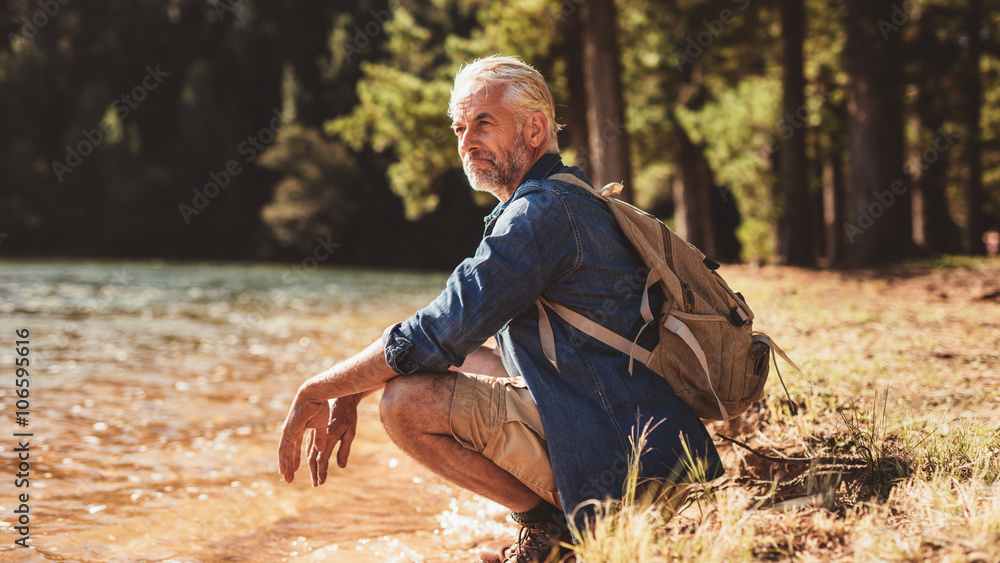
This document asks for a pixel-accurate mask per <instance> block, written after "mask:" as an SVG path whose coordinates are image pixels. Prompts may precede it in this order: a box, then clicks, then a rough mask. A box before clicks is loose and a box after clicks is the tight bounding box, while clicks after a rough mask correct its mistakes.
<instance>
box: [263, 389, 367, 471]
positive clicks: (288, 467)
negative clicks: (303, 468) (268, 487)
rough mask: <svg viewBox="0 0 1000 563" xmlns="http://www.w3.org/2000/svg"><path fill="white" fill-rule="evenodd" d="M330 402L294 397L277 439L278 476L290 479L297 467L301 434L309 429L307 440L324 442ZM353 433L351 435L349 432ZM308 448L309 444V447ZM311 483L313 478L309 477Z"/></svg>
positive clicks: (299, 459)
mask: <svg viewBox="0 0 1000 563" xmlns="http://www.w3.org/2000/svg"><path fill="white" fill-rule="evenodd" d="M329 421H330V405H329V404H328V403H327V402H326V401H310V400H305V401H303V400H301V399H300V398H299V396H296V397H295V401H294V402H293V403H292V406H291V408H290V409H288V416H286V417H285V423H284V424H283V425H282V426H281V443H280V444H278V473H280V474H281V480H282V481H284V482H286V483H291V482H292V480H293V479H295V472H296V471H298V469H299V462H300V461H301V454H302V436H303V435H304V434H305V433H306V430H311V432H309V444H310V445H311V446H313V445H315V444H322V445H323V446H325V445H326V441H327V440H326V433H327V426H328V423H329ZM352 437H353V436H352ZM310 450H312V447H310ZM313 484H314V485H315V480H314V481H313Z"/></svg>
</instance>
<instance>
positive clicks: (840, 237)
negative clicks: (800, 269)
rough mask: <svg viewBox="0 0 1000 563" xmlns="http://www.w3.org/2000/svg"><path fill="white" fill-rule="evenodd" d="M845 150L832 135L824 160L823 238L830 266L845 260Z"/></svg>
mask: <svg viewBox="0 0 1000 563" xmlns="http://www.w3.org/2000/svg"><path fill="white" fill-rule="evenodd" d="M843 154H844V149H843V147H842V146H841V143H840V142H839V141H838V140H837V137H836V134H833V135H831V138H830V146H829V147H828V150H827V154H826V158H825V159H824V160H823V238H824V239H825V242H826V249H825V250H826V251H825V258H826V264H827V265H828V266H836V265H839V264H840V263H842V262H843V260H844V229H843V224H844V211H843V210H844V160H843Z"/></svg>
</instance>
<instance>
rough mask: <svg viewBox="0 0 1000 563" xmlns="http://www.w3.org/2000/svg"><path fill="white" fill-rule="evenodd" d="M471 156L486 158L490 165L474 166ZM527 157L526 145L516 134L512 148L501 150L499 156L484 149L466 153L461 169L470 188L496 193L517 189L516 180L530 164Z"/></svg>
mask: <svg viewBox="0 0 1000 563" xmlns="http://www.w3.org/2000/svg"><path fill="white" fill-rule="evenodd" d="M473 158H485V159H488V160H489V161H490V163H491V165H490V166H489V167H487V168H476V167H474V166H473V165H472V159H473ZM529 158H530V156H529V151H528V145H527V144H526V143H525V142H524V139H522V138H521V136H520V135H518V136H517V140H516V141H515V143H514V148H513V150H511V151H510V152H505V151H502V150H501V151H500V154H499V156H498V155H496V154H494V153H492V152H490V151H488V150H485V149H482V150H477V151H472V152H470V153H467V154H466V155H465V158H464V159H463V161H462V169H463V170H465V176H466V177H467V178H468V179H469V184H470V185H471V186H472V189H474V190H478V191H481V192H489V193H491V194H493V195H498V194H502V193H505V192H507V191H508V190H509V191H510V192H513V191H514V190H515V189H517V182H519V181H520V180H521V177H523V176H524V173H525V172H527V168H528V166H529V165H530V164H531V163H530V162H528V159H529ZM498 197H499V196H498Z"/></svg>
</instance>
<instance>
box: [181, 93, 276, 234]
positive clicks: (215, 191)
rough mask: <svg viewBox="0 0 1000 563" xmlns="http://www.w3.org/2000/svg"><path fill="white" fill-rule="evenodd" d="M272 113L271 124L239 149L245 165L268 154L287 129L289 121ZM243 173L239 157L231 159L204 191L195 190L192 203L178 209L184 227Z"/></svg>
mask: <svg viewBox="0 0 1000 563" xmlns="http://www.w3.org/2000/svg"><path fill="white" fill-rule="evenodd" d="M271 114H272V115H273V116H274V117H272V118H271V121H269V122H268V124H267V127H263V128H261V129H260V130H259V131H257V133H256V134H254V135H247V138H246V139H245V140H243V142H241V143H240V144H239V146H237V147H236V152H237V154H239V155H240V156H243V162H244V163H245V164H250V163H251V162H253V161H254V160H255V159H256V158H257V156H258V155H260V153H262V152H264V150H265V149H266V148H267V147H268V145H270V144H271V143H273V142H274V139H275V138H276V137H277V135H278V131H279V130H280V129H281V128H282V127H284V126H285V118H284V116H283V115H282V114H281V111H280V110H279V109H278V108H273V109H272V110H271ZM241 172H243V167H242V166H241V165H240V162H239V160H237V159H235V158H233V159H230V160H229V162H227V163H226V165H225V166H223V167H222V168H221V169H220V170H217V171H212V172H209V173H208V182H207V183H206V184H205V185H204V186H202V187H201V189H198V188H193V189H192V190H191V192H192V194H193V195H192V197H191V203H190V204H188V203H183V202H182V203H179V204H178V205H177V210H178V211H180V214H181V219H182V220H183V221H184V224H185V225H190V224H191V217H192V216H197V215H198V214H200V213H201V212H202V211H204V210H205V208H207V207H208V204H210V203H212V200H213V199H215V198H217V197H219V194H221V193H222V190H224V189H226V187H228V186H229V184H230V182H232V181H233V178H235V177H236V176H239V175H240V173H241Z"/></svg>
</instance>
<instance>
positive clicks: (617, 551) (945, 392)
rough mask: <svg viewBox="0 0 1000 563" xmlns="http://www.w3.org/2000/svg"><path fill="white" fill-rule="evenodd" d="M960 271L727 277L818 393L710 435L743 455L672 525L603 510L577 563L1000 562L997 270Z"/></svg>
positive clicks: (695, 487)
mask: <svg viewBox="0 0 1000 563" xmlns="http://www.w3.org/2000/svg"><path fill="white" fill-rule="evenodd" d="M942 260H943V259H942ZM957 264H958V265H956V266H948V268H949V269H948V270H947V271H946V272H944V273H942V270H941V268H942V267H944V266H941V265H940V264H935V265H923V266H920V267H918V268H917V269H913V270H910V271H908V272H907V275H906V276H904V277H898V276H896V275H895V274H889V273H886V272H881V273H880V272H865V273H862V274H838V273H831V272H809V271H803V270H796V269H783V268H764V269H762V270H756V271H754V270H750V269H749V268H743V269H732V268H731V269H728V270H727V271H724V275H725V277H726V278H727V280H729V281H730V284H731V285H732V286H733V287H736V288H738V289H740V290H741V291H743V292H744V294H745V295H747V296H748V298H749V299H750V303H751V305H752V306H753V307H754V310H755V313H756V314H757V317H758V318H757V321H755V328H759V329H761V330H765V331H767V332H769V333H770V334H771V335H772V336H773V337H775V338H776V340H777V341H778V342H779V343H780V344H781V345H782V347H784V348H785V350H786V351H787V352H789V354H790V355H791V357H792V358H793V359H794V360H795V361H796V362H797V363H799V364H800V365H801V366H802V367H803V369H804V371H805V372H806V374H807V375H808V376H809V379H810V380H811V381H812V383H811V384H810V383H807V382H805V381H804V380H803V379H802V378H801V377H799V376H797V375H789V373H791V372H792V370H784V369H783V370H782V372H783V375H784V376H785V380H786V382H787V383H788V384H789V390H790V391H791V392H792V395H793V399H794V400H795V403H797V404H792V403H791V402H789V401H788V399H786V398H785V397H784V393H783V391H782V390H781V387H780V384H779V383H777V381H776V378H775V381H773V382H769V387H768V395H767V396H766V397H765V400H763V401H761V402H760V403H759V404H757V405H755V407H754V408H752V409H751V410H750V411H748V412H747V413H745V414H744V415H743V416H742V417H739V418H737V419H735V420H733V421H729V422H725V423H713V424H711V425H709V429H710V430H712V431H714V432H715V433H716V435H722V436H727V437H728V438H732V439H733V440H734V441H738V442H740V443H741V444H742V445H737V444H736V443H735V442H731V441H728V440H724V439H721V438H720V439H719V440H717V444H718V448H719V451H720V453H721V454H722V455H723V458H724V462H725V464H726V468H727V476H726V478H724V479H720V480H716V481H712V482H708V483H706V482H703V481H702V482H695V483H693V484H692V485H691V486H689V487H688V488H687V489H686V490H685V491H684V493H686V499H687V502H686V504H685V505H684V506H682V507H680V508H681V509H680V510H679V511H678V510H676V508H677V507H675V506H674V505H675V504H676V502H669V501H666V500H663V499H659V500H650V499H649V498H646V497H644V496H642V495H635V494H634V493H632V492H631V491H632V490H634V489H629V490H627V491H626V493H627V494H626V495H625V498H624V499H623V501H621V502H618V503H606V504H604V505H601V506H600V507H599V510H598V512H599V514H600V515H601V516H600V517H599V518H598V520H597V522H596V523H595V525H594V527H593V528H592V529H589V530H587V531H585V532H583V533H582V537H580V543H579V545H578V546H577V551H576V553H577V558H578V560H580V561H589V562H604V561H608V562H612V561H622V562H624V561H629V562H634V561H640V562H642V561H706V562H708V561H711V562H715V561H727V562H730V561H737V562H738V561H761V560H765V561H781V560H805V561H858V560H874V561H984V562H994V561H1000V394H998V393H997V389H1000V352H998V351H1000V303H998V302H995V301H990V300H984V299H982V298H981V296H982V295H989V294H991V293H992V292H996V291H997V290H998V289H1000V269H998V268H1000V267H998V266H996V265H992V264H990V263H988V262H986V261H982V260H979V261H974V263H970V264H965V263H964V262H963V263H957ZM928 266H931V267H928ZM942 294H944V295H945V297H942ZM779 361H780V360H779ZM782 367H784V366H782ZM773 373H774V372H773V371H772V374H773ZM642 438H643V435H642V434H641V433H640V434H639V435H637V436H636V447H637V451H642V448H643V447H644V446H643V444H642ZM675 492H676V491H675ZM676 496H679V494H678V495H675V498H674V501H676Z"/></svg>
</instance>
